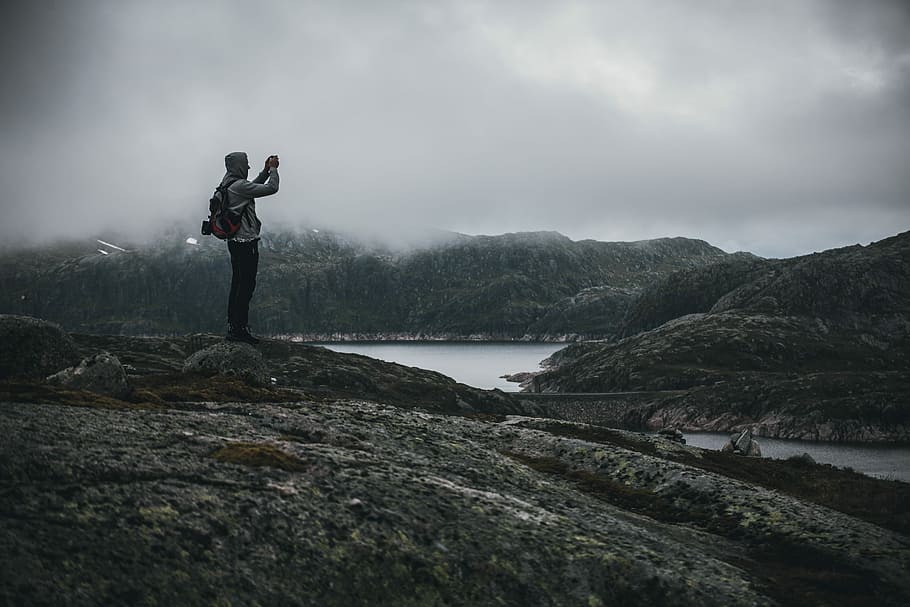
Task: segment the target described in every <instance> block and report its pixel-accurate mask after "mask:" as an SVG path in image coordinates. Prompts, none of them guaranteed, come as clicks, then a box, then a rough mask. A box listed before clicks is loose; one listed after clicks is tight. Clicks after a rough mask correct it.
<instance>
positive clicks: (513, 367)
mask: <svg viewBox="0 0 910 607" xmlns="http://www.w3.org/2000/svg"><path fill="white" fill-rule="evenodd" d="M318 345H320V346H325V347H326V348H329V349H330V350H334V351H336V352H348V353H354V354H363V355H364V356H369V357H371V358H378V359H380V360H384V361H387V362H394V363H399V364H401V365H407V366H409V367H420V368H421V369H430V370H432V371H438V372H440V373H442V374H444V375H448V376H449V377H451V378H452V379H454V380H455V381H457V382H461V383H463V384H468V385H469V386H474V387H475V388H483V389H485V390H492V389H493V388H499V389H500V390H502V391H504V392H517V391H518V389H519V388H518V384H517V383H513V382H508V381H506V380H504V379H502V378H501V377H500V376H501V375H506V374H511V373H518V372H520V371H539V370H540V361H542V360H543V359H545V358H546V357H548V356H550V355H551V354H553V353H554V352H556V351H557V350H559V349H561V348H564V347H565V345H566V344H558V343H536V342H432V341H429V342H427V341H407V342H388V341H382V342H333V343H321V344H318Z"/></svg>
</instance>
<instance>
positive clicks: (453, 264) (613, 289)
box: [0, 232, 725, 338]
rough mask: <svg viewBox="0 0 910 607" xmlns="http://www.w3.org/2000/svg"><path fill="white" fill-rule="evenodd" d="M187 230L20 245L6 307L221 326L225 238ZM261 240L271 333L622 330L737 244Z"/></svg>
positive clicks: (7, 275) (78, 326) (263, 327)
mask: <svg viewBox="0 0 910 607" xmlns="http://www.w3.org/2000/svg"><path fill="white" fill-rule="evenodd" d="M181 240H182V239H177V238H173V239H171V240H170V241H168V242H161V243H158V244H156V245H154V246H149V247H139V248H136V249H135V250H132V251H131V252H129V253H123V252H119V251H113V252H112V253H111V254H110V255H107V256H102V255H99V254H97V253H96V252H95V251H94V246H92V247H87V250H84V251H83V252H82V254H80V255H75V254H74V251H73V250H72V248H70V249H67V250H63V249H49V250H42V251H26V252H13V253H6V254H5V255H3V256H2V258H0V311H3V312H6V313H15V314H27V315H32V316H39V317H42V318H47V319H49V320H53V321H55V322H59V323H60V324H62V325H63V326H65V327H67V328H69V329H71V330H83V331H93V332H110V333H123V334H141V333H179V332H188V331H220V330H221V329H222V327H223V324H224V321H223V317H224V316H225V314H226V312H225V310H224V309H223V308H224V306H225V303H224V302H225V301H226V298H227V289H228V286H229V283H230V267H229V261H228V255H227V251H226V250H225V245H224V244H223V243H221V242H217V241H215V240H214V239H208V240H203V241H202V242H201V244H200V246H189V245H186V244H184V243H183V242H182V241H181ZM260 249H261V261H260V264H261V265H260V271H259V279H258V286H257V292H256V296H255V306H254V309H253V315H254V317H253V319H251V324H253V325H254V327H255V328H256V329H257V330H258V331H260V332H265V333H309V334H314V333H316V334H331V333H367V334H379V333H406V334H412V335H413V334H424V335H451V336H468V335H473V334H480V335H486V336H491V337H506V338H517V337H522V336H524V335H527V334H530V335H533V336H536V337H543V338H547V337H549V338H554V337H560V336H564V335H565V334H567V333H579V332H583V333H590V334H591V335H607V334H611V333H612V332H614V331H615V330H616V327H617V323H618V322H619V320H620V319H621V318H622V315H623V314H624V313H625V308H626V306H627V304H628V302H629V301H630V300H631V296H632V295H633V294H634V293H636V292H637V291H638V290H639V289H640V288H642V287H643V286H644V285H646V284H648V283H650V282H651V281H653V280H655V279H657V278H660V277H662V276H665V275H667V274H668V273H670V272H671V271H674V270H679V269H683V268H690V267H694V266H698V265H702V264H704V263H707V262H710V261H712V260H716V259H719V258H723V257H724V256H725V253H723V252H722V251H720V250H719V249H716V248H714V247H712V246H710V245H708V244H707V243H704V242H702V241H696V240H688V239H682V238H676V239H660V240H653V241H643V242H632V243H605V242H595V241H580V242H573V241H571V240H569V239H568V238H566V237H564V236H561V235H559V234H556V233H549V232H544V233H529V234H506V235H503V236H477V237H468V236H457V237H453V238H451V239H450V240H449V241H447V242H445V243H441V244H438V245H435V246H429V247H424V248H422V249H417V250H411V251H408V252H395V251H390V250H387V249H382V248H380V247H376V246H369V245H366V244H363V243H360V242H356V241H351V240H347V239H345V238H342V237H340V236H337V235H332V234H327V233H313V232H305V233H301V234H294V235H291V234H277V235H273V236H267V237H266V238H265V239H264V240H263V242H262V243H261V245H260ZM581 320H583V322H579V323H577V324H576V321H581Z"/></svg>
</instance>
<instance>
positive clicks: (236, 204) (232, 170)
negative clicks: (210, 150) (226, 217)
mask: <svg viewBox="0 0 910 607" xmlns="http://www.w3.org/2000/svg"><path fill="white" fill-rule="evenodd" d="M224 168H225V169H226V172H225V174H224V177H223V178H222V179H221V185H224V184H226V183H230V182H232V181H233V183H231V186H230V187H229V188H228V206H229V208H230V209H231V210H232V211H234V212H235V213H240V229H239V230H238V231H237V233H236V234H235V235H234V237H233V238H231V240H234V241H236V242H249V241H251V240H256V239H257V238H259V230H260V229H261V228H262V222H261V221H259V218H258V217H257V216H256V200H255V199H256V198H259V197H262V196H270V195H272V194H274V193H275V192H277V191H278V169H276V168H271V169H269V170H268V171H262V172H261V173H259V175H258V176H257V177H256V179H254V180H253V181H248V180H247V176H248V175H249V173H250V162H249V158H247V155H246V152H231V153H230V154H228V155H227V156H225V157H224Z"/></svg>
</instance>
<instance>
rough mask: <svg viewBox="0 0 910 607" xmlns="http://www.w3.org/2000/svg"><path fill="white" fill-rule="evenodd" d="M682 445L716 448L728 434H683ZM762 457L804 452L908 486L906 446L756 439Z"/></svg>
mask: <svg viewBox="0 0 910 607" xmlns="http://www.w3.org/2000/svg"><path fill="white" fill-rule="evenodd" d="M685 437H686V443H687V444H689V445H694V446H696V447H703V448H705V449H720V448H721V447H723V446H724V444H725V443H726V442H727V441H728V440H730V435H729V434H727V433H719V432H687V433H685ZM756 440H757V441H758V444H759V445H760V446H761V454H762V457H773V458H776V459H786V458H788V457H790V456H791V455H802V454H803V453H808V454H809V455H811V456H812V459H814V460H815V461H817V462H818V463H820V464H833V465H835V466H838V467H840V468H845V467H850V468H853V469H854V470H856V471H857V472H862V473H863V474H868V475H869V476H876V477H879V478H889V479H893V480H899V481H904V482H907V483H910V446H891V445H865V444H857V443H850V444H843V443H816V442H810V441H798V440H781V439H777V438H762V437H760V436H759V437H756Z"/></svg>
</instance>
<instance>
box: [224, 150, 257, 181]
mask: <svg viewBox="0 0 910 607" xmlns="http://www.w3.org/2000/svg"><path fill="white" fill-rule="evenodd" d="M224 168H225V170H226V171H227V172H226V173H225V174H224V178H223V179H222V180H221V183H222V184H224V183H227V182H228V181H234V180H236V179H246V178H247V176H248V175H249V174H250V159H249V158H248V157H247V155H246V152H231V153H230V154H228V155H227V156H225V157H224Z"/></svg>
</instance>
